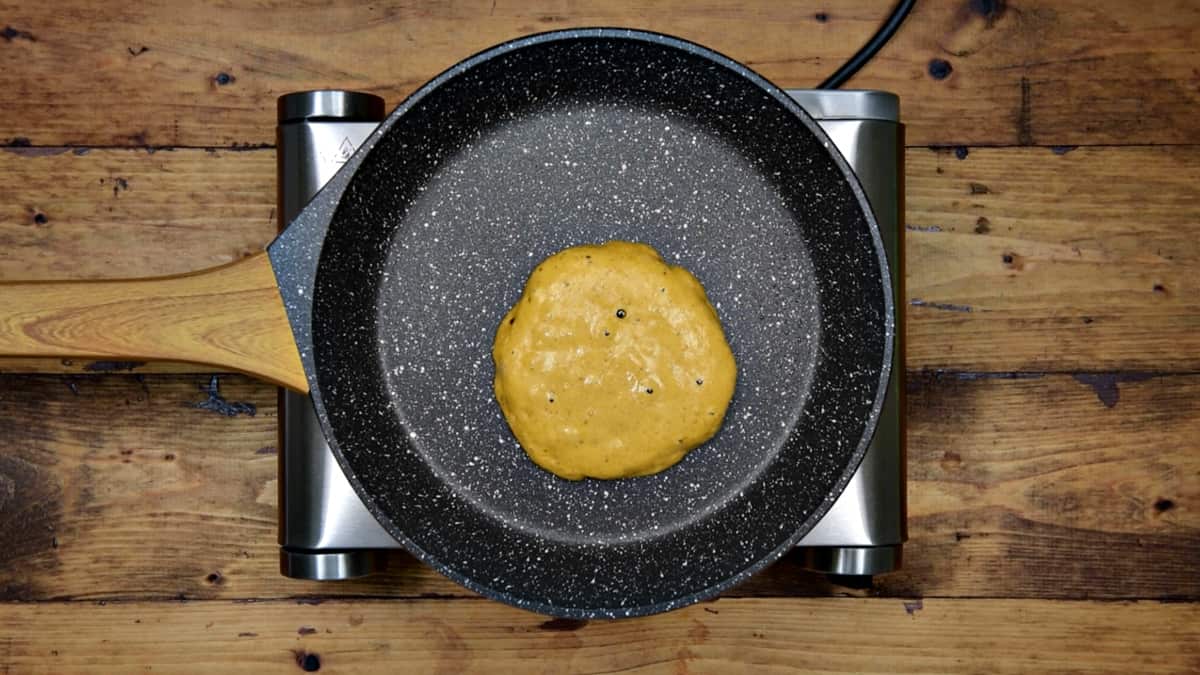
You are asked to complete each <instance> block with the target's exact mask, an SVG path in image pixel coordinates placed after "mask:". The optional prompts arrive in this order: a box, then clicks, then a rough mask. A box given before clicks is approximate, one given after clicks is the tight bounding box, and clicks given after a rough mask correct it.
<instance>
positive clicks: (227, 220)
mask: <svg viewBox="0 0 1200 675" xmlns="http://www.w3.org/2000/svg"><path fill="white" fill-rule="evenodd" d="M5 117H7V116H5ZM81 153H82V154H81ZM275 229H276V223H275V153H274V152H273V151H266V152H261V151H260V152H229V151H213V152H205V151H203V150H181V151H178V152H167V151H159V152H154V153H147V152H145V151H132V150H116V151H114V150H90V151H86V152H85V151H83V150H82V149H79V150H70V149H65V148H59V149H57V150H51V151H47V150H44V149H29V148H9V149H8V151H7V152H0V279H6V280H15V279H101V278H107V279H112V278H122V277H136V276H155V275H166V274H182V273H184V272H191V271H194V270H198V269H203V268H205V267H214V266H216V265H224V264H227V263H231V262H233V261H234V260H238V259H240V258H242V257H245V256H246V255H248V254H250V253H252V252H254V251H258V250H261V249H262V247H263V246H264V245H265V244H266V243H267V242H269V241H270V240H271V237H272V236H274V232H275Z"/></svg>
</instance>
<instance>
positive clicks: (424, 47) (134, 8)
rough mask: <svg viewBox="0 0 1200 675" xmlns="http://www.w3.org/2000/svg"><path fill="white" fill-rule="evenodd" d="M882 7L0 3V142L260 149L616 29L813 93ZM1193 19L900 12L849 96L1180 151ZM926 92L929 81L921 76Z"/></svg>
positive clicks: (1191, 93)
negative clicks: (645, 33) (306, 105)
mask: <svg viewBox="0 0 1200 675" xmlns="http://www.w3.org/2000/svg"><path fill="white" fill-rule="evenodd" d="M891 5H892V2H891V1H890V0H851V1H847V2H839V3H836V4H835V5H830V3H828V2H824V1H822V0H802V1H797V2H774V1H773V0H755V1H752V2H748V1H747V0H704V1H702V2H695V1H692V0H687V1H685V0H669V1H666V2H656V3H644V2H636V1H635V0H620V1H616V2H614V1H612V0H589V1H575V2H565V1H563V0H553V1H543V2H525V1H524V0H462V1H458V2H447V1H442V2H436V3H430V2H412V1H407V2H405V1H401V2H397V1H390V2H375V3H370V4H366V5H364V4H362V3H356V2H353V1H352V0H340V1H338V2H329V3H324V2H323V3H267V4H263V3H251V2H234V3H224V4H223V5H222V6H221V9H220V11H213V10H211V9H209V8H206V7H205V6H203V5H201V4H194V3H182V4H181V3H178V2H172V1H171V0H154V1H151V2H139V3H129V4H119V3H118V4H113V5H105V9H104V11H101V12H98V11H96V9H95V3H93V2H89V1H88V0H69V1H61V2H54V3H32V2H13V1H12V0H9V1H8V2H5V3H3V4H0V8H2V11H0V15H2V16H4V21H5V22H6V23H7V24H8V25H9V27H10V28H12V29H13V31H14V33H13V35H12V36H11V37H7V36H6V39H4V41H3V42H0V91H5V92H7V93H8V95H7V97H6V99H5V103H4V107H5V112H6V114H5V115H3V116H0V139H7V140H9V141H12V140H14V139H20V140H22V141H24V140H28V141H29V142H31V143H32V144H34V145H105V146H109V145H136V146H181V145H182V146H229V145H232V144H234V143H237V144H251V145H253V144H260V143H273V142H274V141H273V139H274V135H273V127H274V122H275V113H274V105H275V98H276V97H277V96H278V95H280V94H282V93H285V92H288V91H295V90H301V89H311V88H321V87H345V88H354V89H362V90H368V91H372V92H375V93H378V94H381V95H383V96H385V97H386V98H387V99H388V101H389V102H390V103H391V104H392V105H395V104H397V103H399V101H400V100H401V99H402V98H403V97H404V96H406V95H407V94H408V93H410V92H412V91H413V90H414V89H416V88H417V87H418V86H419V85H420V84H422V83H423V82H425V81H427V80H428V79H430V78H431V77H433V76H434V75H435V74H437V73H438V72H440V71H441V70H443V69H445V68H447V67H449V66H451V65H453V64H454V63H455V62H457V61H459V60H460V59H462V58H464V57H466V56H469V55H470V54H472V53H474V52H476V51H478V50H481V49H484V48H486V47H489V46H491V45H493V44H496V43H499V42H502V41H504V40H507V39H510V38H514V37H518V36H520V35H523V34H528V33H533V32H540V31H545V30H551V29H558V28H567V27H574V26H596V25H603V26H633V27H640V28H646V29H650V30H656V31H662V32H667V33H673V34H677V35H679V36H681V37H684V38H688V39H691V40H695V41H698V42H700V43H702V44H705V45H707V46H710V47H712V48H714V49H717V50H718V51H721V52H724V53H726V54H728V55H729V56H731V57H733V58H735V59H738V60H741V61H743V62H745V63H747V64H748V65H750V66H751V67H752V68H755V69H756V70H758V71H760V72H761V73H762V74H763V75H765V76H766V77H768V78H769V79H771V80H774V81H776V82H777V83H779V84H780V85H782V86H789V87H806V86H807V87H811V86H814V85H815V84H816V83H817V82H819V81H820V80H821V79H823V78H824V77H825V76H826V75H828V74H829V73H831V72H832V71H833V70H834V69H835V68H836V67H837V66H838V65H840V64H841V63H842V62H843V61H844V60H845V59H846V58H847V57H849V56H850V54H852V53H853V52H854V51H855V50H856V49H858V47H859V46H860V45H861V44H862V43H863V42H864V41H865V40H866V39H867V37H868V36H870V35H871V34H872V33H873V32H874V31H875V29H876V28H877V27H878V25H879V24H880V22H881V21H882V20H883V18H884V17H885V16H886V15H887V12H888V11H889V9H890V7H891ZM1197 26H1200V7H1197V5H1196V4H1195V3H1194V2H1189V1H1188V0H1158V1H1157V2H1155V3H1152V5H1151V6H1150V7H1147V6H1144V5H1143V4H1139V3H1127V2H1103V3H1097V2H1094V1H1092V0H1023V1H1022V2H986V3H983V2H974V1H972V0H927V1H925V2H921V3H918V6H917V8H916V9H915V10H914V12H913V13H912V15H911V16H910V18H909V20H908V21H907V23H906V24H905V25H904V27H903V29H902V30H901V31H900V33H899V34H898V35H897V36H896V37H895V39H894V41H893V42H892V43H891V44H890V45H889V46H888V47H887V48H886V49H885V50H884V51H883V52H882V53H881V54H880V55H879V56H878V58H876V59H875V61H873V62H872V63H871V64H870V65H868V66H867V68H866V69H864V70H863V71H862V73H861V74H860V75H859V76H858V77H856V78H855V79H854V80H853V81H852V82H851V85H852V86H854V87H859V88H881V89H889V90H893V91H896V92H898V93H899V94H900V95H901V96H902V98H903V99H904V107H905V117H906V118H907V120H908V122H909V125H910V127H909V138H910V139H911V141H912V142H913V143H916V144H921V145H926V144H972V145H974V144H991V145H995V144H1021V145H1027V144H1035V143H1036V144H1084V143H1106V144H1107V143H1117V144H1126V143H1133V144H1143V143H1195V142H1198V141H1200V121H1197V118H1196V116H1195V115H1194V114H1193V113H1194V110H1195V108H1196V105H1197V103H1198V102H1200V92H1198V90H1197V86H1196V85H1197V77H1198V75H1197V68H1198V66H1200V49H1198V47H1197V45H1200V34H1198V33H1197ZM939 77H940V79H939Z"/></svg>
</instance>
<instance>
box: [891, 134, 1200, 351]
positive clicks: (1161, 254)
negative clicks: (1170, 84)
mask: <svg viewBox="0 0 1200 675" xmlns="http://www.w3.org/2000/svg"><path fill="white" fill-rule="evenodd" d="M1060 152H1061V151H1060ZM907 162H908V171H907V180H908V187H907V192H908V208H907V218H908V226H909V230H908V232H906V240H907V244H908V248H907V253H908V260H907V292H908V303H909V307H908V321H907V330H908V337H909V339H908V346H907V350H908V354H907V356H908V364H909V367H910V368H950V369H958V370H996V371H1008V370H1023V371H1042V370H1066V371H1074V370H1150V371H1162V370H1167V371H1179V370H1184V371H1195V370H1198V369H1200V330H1198V329H1200V285H1197V273H1196V272H1197V270H1198V269H1200V247H1198V246H1197V244H1196V241H1197V235H1198V234H1200V188H1198V187H1197V186H1200V148H1195V147H1190V148H1186V149H1183V148H1174V149H1168V148H1136V149H1133V148H1131V149H1123V150H1114V149H1109V148H1079V149H1077V150H1073V151H1069V152H1066V153H1065V154H1057V153H1055V152H1051V151H1049V150H1032V149H1029V150H1019V151H1014V150H981V149H976V150H972V151H970V153H969V154H968V155H967V156H966V158H965V159H963V160H959V159H956V154H954V153H946V152H933V151H928V150H911V151H909V153H908V154H907Z"/></svg>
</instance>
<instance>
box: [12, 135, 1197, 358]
mask: <svg viewBox="0 0 1200 675" xmlns="http://www.w3.org/2000/svg"><path fill="white" fill-rule="evenodd" d="M1060 152H1061V151H1060ZM39 153H41V151H40V150H38V151H34V152H32V153H31V152H30V151H28V150H25V151H22V152H19V153H17V152H8V153H5V152H0V279H47V278H64V277H66V278H105V277H109V278H111V277H122V276H139V275H154V274H177V273H181V272H186V271H189V270H194V269H199V268H202V267H207V266H211V265H215V264H221V263H225V262H229V261H231V260H234V259H236V258H237V257H241V256H243V255H245V254H247V253H249V252H250V251H253V250H256V249H258V248H261V247H262V246H264V245H265V244H266V243H267V242H269V241H270V239H271V237H272V236H273V235H274V232H275V221H274V200H275V197H274V170H275V169H274V158H273V154H274V153H273V152H271V151H261V152H236V153H231V152H214V153H209V152H204V151H200V150H179V151H175V152H156V153H154V154H147V153H145V152H143V151H132V150H93V151H91V152H89V153H87V154H86V155H76V154H74V153H72V152H64V153H61V154H56V155H50V156H46V155H44V154H39ZM956 157H957V155H956V154H955V153H953V152H937V151H931V150H927V149H923V148H913V149H910V150H909V151H908V153H907V180H908V185H907V195H908V204H907V214H908V222H909V227H910V229H909V231H907V232H906V233H905V234H906V238H907V245H908V265H907V272H908V278H907V292H908V302H909V303H910V306H909V308H908V324H907V325H908V334H909V345H908V367H909V368H913V369H920V368H944V369H957V370H979V371H1010V370H1033V371H1041V370H1052V371H1074V370H1152V371H1196V370H1200V330H1198V328H1200V287H1198V286H1197V281H1196V279H1197V274H1196V270H1197V269H1198V267H1200V243H1198V242H1200V236H1197V235H1200V231H1198V228H1200V147H1162V148H1159V147H1130V148H1080V149H1077V150H1074V151H1070V152H1066V153H1065V154H1056V153H1055V152H1052V151H1050V150H1047V149H1037V148H1028V149H1016V148H1006V149H979V148H976V149H974V150H971V151H970V152H969V154H967V155H966V158H965V159H962V160H959V159H957V158H956ZM118 181H120V182H118ZM122 185H123V186H124V187H121V186H122ZM38 214H41V215H42V216H43V221H42V222H40V223H39V222H38V220H37V216H38ZM1005 256H1009V257H1010V258H1008V259H1006V258H1005ZM1006 260H1010V261H1009V262H1006ZM911 303H917V306H912V305H911ZM967 310H969V311H967ZM85 366H87V362H82V363H71V364H68V365H66V366H63V365H62V364H59V363H57V362H51V363H28V362H25V363H12V362H6V363H4V364H2V365H0V368H4V369H5V370H8V371H14V370H24V371H41V372H45V371H47V370H54V371H61V370H66V371H77V370H79V369H80V368H83V367H85ZM156 369H157V370H160V371H161V370H164V369H166V370H184V371H195V370H196V367H195V366H187V367H184V368H182V369H180V368H178V367H174V368H170V367H168V368H163V367H161V366H159V367H157V368H156Z"/></svg>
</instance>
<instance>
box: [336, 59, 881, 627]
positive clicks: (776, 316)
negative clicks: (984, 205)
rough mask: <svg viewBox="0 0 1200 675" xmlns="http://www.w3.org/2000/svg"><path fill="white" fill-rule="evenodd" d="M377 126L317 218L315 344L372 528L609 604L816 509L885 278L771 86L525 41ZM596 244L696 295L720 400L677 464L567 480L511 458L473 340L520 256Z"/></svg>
mask: <svg viewBox="0 0 1200 675" xmlns="http://www.w3.org/2000/svg"><path fill="white" fill-rule="evenodd" d="M392 122H393V123H392V124H391V125H390V126H389V127H388V130H387V132H386V133H385V134H384V135H383V136H382V137H381V138H380V140H379V142H378V143H377V145H376V146H375V147H374V148H373V150H372V151H371V153H370V155H369V156H367V157H366V159H365V160H364V162H363V164H362V165H361V167H360V168H359V171H358V173H357V174H356V175H355V177H354V179H353V181H352V182H351V184H350V186H349V187H348V189H347V192H346V193H345V195H344V196H343V198H342V201H341V204H340V205H339V207H338V210H337V212H336V214H335V215H334V219H333V222H332V223H331V226H330V230H329V235H328V237H327V239H326V242H325V245H324V249H323V252H322V258H321V266H320V270H319V273H318V278H317V285H316V295H315V305H314V344H315V350H316V357H317V363H318V379H319V382H320V388H321V391H322V396H323V398H324V399H325V401H326V404H325V405H326V408H327V414H328V424H329V426H330V427H331V428H332V429H333V430H334V432H335V433H334V435H335V437H336V439H337V445H338V451H339V452H340V453H341V455H342V459H343V461H344V464H345V466H346V468H347V469H348V470H349V474H350V475H351V477H352V481H353V482H355V483H356V486H357V487H359V488H360V491H362V492H364V493H365V495H366V496H367V500H366V501H367V503H368V505H369V506H371V507H372V508H373V510H375V512H376V515H377V516H379V517H380V519H381V522H383V523H384V524H385V525H386V526H388V527H389V529H391V530H392V531H393V533H394V534H396V535H397V536H400V537H402V538H404V539H407V540H408V541H409V542H410V543H411V544H412V545H413V546H414V547H415V548H417V549H419V551H420V552H422V553H423V554H426V555H428V556H430V557H431V558H432V559H433V560H434V561H435V562H437V563H439V564H441V565H444V566H445V567H446V568H447V570H448V571H450V572H451V573H452V575H457V577H458V578H460V580H466V581H468V582H474V583H475V585H476V587H479V588H481V589H483V590H485V591H491V592H494V593H495V594H499V595H505V596H509V597H512V598H516V599H517V600H521V599H526V600H528V601H529V602H532V603H535V604H540V605H543V606H547V607H563V606H587V607H615V606H617V605H618V604H619V605H620V606H630V607H632V606H639V605H645V604H649V603H658V602H661V601H662V599H663V598H664V597H667V596H669V597H683V596H685V595H687V594H689V593H697V592H700V591H701V590H703V589H705V588H708V587H710V586H712V585H713V584H715V583H718V582H720V581H721V580H724V579H728V578H730V577H732V576H734V575H736V574H738V573H739V572H741V571H743V570H745V569H746V568H747V567H749V566H751V565H752V564H753V563H754V562H755V561H758V560H760V559H762V558H763V557H764V556H766V555H768V554H769V553H770V552H772V551H773V550H775V549H776V548H777V547H778V546H779V545H780V544H781V543H782V542H785V541H787V540H788V539H789V538H792V537H794V536H796V533H797V532H798V530H799V529H800V528H801V526H802V525H804V524H805V522H806V519H808V518H809V516H811V515H812V514H814V513H816V512H817V511H818V510H819V509H820V508H821V507H822V506H823V505H824V504H825V503H826V502H827V501H829V500H831V499H832V498H833V497H834V496H836V495H833V494H831V492H832V491H833V490H834V489H835V488H840V485H839V481H841V480H842V479H844V477H845V476H846V475H847V474H848V472H849V471H852V469H853V467H852V466H851V464H856V462H857V459H858V458H859V457H860V456H861V455H857V456H856V453H857V452H860V450H861V449H860V445H861V443H860V441H861V439H862V436H863V432H864V429H865V427H866V425H867V424H868V423H869V421H870V419H871V417H872V411H873V406H874V405H875V403H876V393H877V391H878V388H879V376H880V369H881V367H882V366H881V364H882V363H883V361H884V358H883V355H884V352H885V348H886V347H885V345H886V320H885V316H886V301H885V292H884V290H883V287H882V278H883V277H882V272H881V269H880V263H879V258H878V251H877V250H876V247H875V243H874V241H873V239H872V234H871V229H870V227H871V226H870V222H869V220H867V219H866V218H865V217H864V214H863V210H862V201H861V199H860V198H859V197H858V196H857V195H856V194H855V193H854V191H853V189H852V187H851V185H850V183H849V182H847V180H846V179H845V176H844V174H843V170H842V169H841V167H839V166H838V164H837V162H836V161H835V160H834V159H833V157H832V156H831V155H830V153H829V151H828V150H827V141H825V139H824V138H823V137H822V136H819V135H817V134H815V133H813V132H812V131H811V130H810V128H808V127H806V126H805V124H804V123H803V122H802V121H801V119H800V118H799V117H797V116H796V114H795V113H794V112H793V111H792V110H789V109H788V108H787V107H785V106H784V105H783V104H782V103H781V102H780V101H779V100H778V99H777V98H775V97H774V96H773V95H772V93H771V92H770V91H768V90H766V89H764V88H763V87H762V86H761V85H759V84H758V83H756V82H754V81H753V80H750V79H748V78H746V77H745V76H744V75H743V74H741V73H739V72H737V71H735V70H732V69H731V68H730V67H729V66H728V65H727V64H725V63H722V62H718V61H714V60H713V59H712V58H710V57H709V56H707V55H706V54H705V53H696V52H694V51H691V50H687V49H680V48H678V47H673V46H666V45H663V44H657V43H654V42H649V41H645V40H639V39H620V38H617V37H609V38H607V39H599V38H596V39H583V40H560V41H546V42H540V43H536V42H535V43H533V44H531V45H529V46H526V47H523V48H520V49H513V50H511V51H507V52H505V53H501V54H498V55H496V56H494V57H492V58H489V59H486V60H483V61H481V62H479V63H476V64H473V65H472V66H471V67H470V68H466V69H463V70H462V71H461V72H459V73H457V74H456V75H455V76H453V77H450V78H448V79H446V80H445V81H444V82H442V83H441V84H440V85H439V86H437V87H436V88H432V89H430V90H429V91H428V92H427V93H425V94H423V96H422V97H421V98H420V99H419V100H417V101H416V102H414V103H413V104H412V105H411V106H410V107H409V108H408V109H407V110H405V111H403V115H402V116H401V117H399V118H398V119H395V120H393V121H392ZM610 239H626V240H631V241H641V242H645V243H648V244H650V245H652V246H654V247H655V248H656V249H658V250H659V251H660V252H661V253H662V254H663V255H664V257H665V258H666V259H667V260H668V261H669V262H672V263H674V264H680V265H683V266H685V267H687V268H688V269H689V270H690V271H691V272H692V273H693V274H695V275H696V276H697V277H698V278H699V279H700V281H701V282H702V283H703V284H704V286H705V288H706V290H707V291H708V294H709V297H710V300H711V301H712V303H713V304H714V306H716V307H717V309H718V313H719V314H720V317H721V320H722V324H723V326H724V327H725V330H726V335H727V337H728V339H729V342H730V345H731V347H732V348H733V351H734V355H735V357H736V359H737V362H738V366H739V377H738V386H737V391H736V393H735V395H734V399H733V401H732V403H731V405H730V407H729V410H728V413H727V415H726V421H725V424H724V426H723V428H722V429H721V431H720V432H719V433H718V434H717V436H716V437H714V438H713V439H712V440H711V441H710V442H709V443H707V444H705V445H704V446H701V447H700V448H697V449H696V450H694V451H693V452H692V453H691V454H689V455H688V457H687V458H685V459H684V461H682V462H681V463H680V464H678V465H677V466H675V467H673V468H671V469H668V470H667V471H664V472H662V473H660V474H657V475H655V476H648V477H643V478H638V479H629V480H621V481H595V480H588V481H582V482H569V481H565V480H562V479H559V478H557V477H555V476H553V475H551V474H549V473H547V472H545V471H542V470H541V469H539V468H538V467H537V466H535V465H534V464H533V463H532V462H531V461H529V460H528V458H527V457H525V455H524V453H523V452H522V451H521V449H520V448H519V447H518V446H517V444H516V442H515V440H514V439H513V437H512V435H511V433H510V432H509V430H508V428H507V426H506V424H505V422H504V419H503V417H502V415H501V413H500V410H499V407H498V405H497V404H496V403H495V401H494V398H493V392H492V379H493V375H494V370H493V365H492V362H491V357H490V350H491V345H492V339H493V336H494V333H495V329H496V327H497V325H498V323H499V321H500V319H501V317H502V316H503V315H504V313H505V311H506V310H507V309H508V308H509V307H510V306H511V305H512V304H513V302H514V301H515V300H516V299H517V297H518V296H519V294H520V292H521V289H522V287H523V285H524V281H525V278H526V277H527V276H528V274H529V272H530V271H531V270H532V269H533V267H534V266H535V265H536V264H537V263H538V262H540V261H541V260H542V259H543V258H545V257H547V256H549V255H551V254H552V253H554V252H556V251H558V250H561V249H562V248H565V247H568V246H572V245H576V244H581V243H600V242H603V241H606V240H610ZM697 558H698V559H699V561H700V562H703V563H704V564H702V565H696V566H694V567H693V568H692V570H690V571H689V570H688V569H687V563H688V562H689V561H696V560H697ZM555 589H561V590H555Z"/></svg>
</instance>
